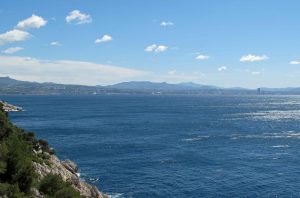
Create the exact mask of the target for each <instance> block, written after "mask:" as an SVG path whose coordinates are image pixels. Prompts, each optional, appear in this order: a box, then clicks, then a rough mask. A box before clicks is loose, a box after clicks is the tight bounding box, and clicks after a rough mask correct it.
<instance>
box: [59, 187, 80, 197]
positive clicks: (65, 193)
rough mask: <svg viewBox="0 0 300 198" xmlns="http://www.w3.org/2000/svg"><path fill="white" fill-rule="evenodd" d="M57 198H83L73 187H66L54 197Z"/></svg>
mask: <svg viewBox="0 0 300 198" xmlns="http://www.w3.org/2000/svg"><path fill="white" fill-rule="evenodd" d="M54 197H55V198H62V197H63V198H83V196H80V194H79V192H77V191H75V190H74V189H73V188H72V187H70V186H69V187H65V188H63V189H61V190H59V191H57V192H56V193H55V195H54Z"/></svg>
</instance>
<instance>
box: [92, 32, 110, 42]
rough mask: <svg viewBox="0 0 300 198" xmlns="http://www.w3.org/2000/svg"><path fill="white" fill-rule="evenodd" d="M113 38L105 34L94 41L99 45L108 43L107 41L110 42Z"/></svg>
mask: <svg viewBox="0 0 300 198" xmlns="http://www.w3.org/2000/svg"><path fill="white" fill-rule="evenodd" d="M112 40H113V38H112V37H111V36H109V35H107V34H105V35H104V36H102V37H101V38H97V39H96V40H95V43H96V44H99V43H105V42H109V41H112Z"/></svg>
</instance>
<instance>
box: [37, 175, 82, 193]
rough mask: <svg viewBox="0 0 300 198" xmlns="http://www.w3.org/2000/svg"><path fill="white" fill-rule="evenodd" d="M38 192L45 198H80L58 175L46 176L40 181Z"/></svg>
mask: <svg viewBox="0 0 300 198" xmlns="http://www.w3.org/2000/svg"><path fill="white" fill-rule="evenodd" d="M39 190H40V192H41V193H43V194H44V195H46V197H53V198H62V197H63V198H82V196H80V194H79V192H77V191H76V190H75V189H74V188H73V187H72V186H71V185H70V184H69V183H67V182H64V181H63V180H62V179H61V178H60V177H59V176H58V175H53V174H48V175H47V176H46V177H44V179H43V180H42V181H41V183H40V186H39Z"/></svg>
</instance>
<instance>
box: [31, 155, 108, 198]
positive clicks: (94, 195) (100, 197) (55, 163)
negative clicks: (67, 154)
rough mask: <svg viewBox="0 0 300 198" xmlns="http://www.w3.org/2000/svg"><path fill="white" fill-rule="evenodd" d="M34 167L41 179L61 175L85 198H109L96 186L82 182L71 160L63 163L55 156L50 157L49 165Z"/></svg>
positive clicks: (36, 164) (35, 165)
mask: <svg viewBox="0 0 300 198" xmlns="http://www.w3.org/2000/svg"><path fill="white" fill-rule="evenodd" d="M33 166H34V167H35V170H36V172H37V173H38V175H39V176H40V179H42V178H43V177H45V176H46V175H48V174H50V173H51V174H55V175H59V176H60V177H61V178H62V179H63V180H64V181H66V182H70V183H71V184H72V186H73V187H74V188H75V189H76V190H77V191H78V192H80V194H81V195H83V196H85V197H88V198H108V196H106V195H104V194H102V193H101V192H100V191H99V190H98V189H97V188H96V187H95V186H92V185H90V184H88V183H86V182H84V181H81V180H80V177H79V176H78V174H76V173H77V171H78V167H77V165H76V164H75V163H74V162H72V161H70V160H66V161H63V162H61V161H60V160H59V159H58V158H57V157H56V156H55V155H50V159H49V165H48V164H45V163H42V164H40V163H37V162H33Z"/></svg>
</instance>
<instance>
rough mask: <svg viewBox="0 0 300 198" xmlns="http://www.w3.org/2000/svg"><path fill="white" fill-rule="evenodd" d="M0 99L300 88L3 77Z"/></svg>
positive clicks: (261, 91) (251, 92)
mask: <svg viewBox="0 0 300 198" xmlns="http://www.w3.org/2000/svg"><path fill="white" fill-rule="evenodd" d="M0 94H1V95H108V94H109V95H110V94H127V95H128V94H135V95H136V94H147V95H270V94H272V95H274V94H281V95H300V88H263V87H262V88H257V89H246V88H242V87H232V88H223V87H216V86H212V85H202V84H196V83H192V82H187V83H178V84H169V83H166V82H162V83H157V82H148V81H131V82H122V83H118V84H114V85H108V86H86V85H68V84H56V83H37V82H28V81H19V80H15V79H12V78H9V77H0Z"/></svg>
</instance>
